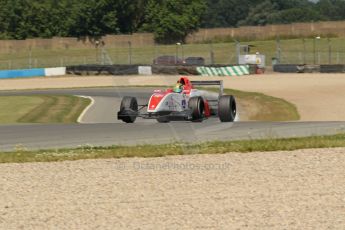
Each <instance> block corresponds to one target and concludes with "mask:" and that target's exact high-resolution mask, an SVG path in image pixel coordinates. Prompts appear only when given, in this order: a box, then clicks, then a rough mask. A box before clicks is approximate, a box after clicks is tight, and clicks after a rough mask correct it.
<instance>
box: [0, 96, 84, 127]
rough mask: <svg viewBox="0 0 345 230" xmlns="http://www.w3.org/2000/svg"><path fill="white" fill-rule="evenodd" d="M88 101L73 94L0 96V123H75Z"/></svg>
mask: <svg viewBox="0 0 345 230" xmlns="http://www.w3.org/2000/svg"><path fill="white" fill-rule="evenodd" d="M89 103H90V100H89V99H85V98H80V97H75V96H47V95H42V96H41V95H39V96H1V97H0V107H1V112H0V124H14V123H75V122H76V121H77V119H78V117H79V115H80V114H81V112H82V111H83V110H84V109H85V107H86V106H88V104H89Z"/></svg>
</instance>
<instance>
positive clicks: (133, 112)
mask: <svg viewBox="0 0 345 230" xmlns="http://www.w3.org/2000/svg"><path fill="white" fill-rule="evenodd" d="M137 116H138V101H137V99H136V98H135V97H124V98H123V99H122V101H121V105H120V112H119V113H118V119H119V120H122V121H123V122H126V123H134V122H135V120H136V119H137Z"/></svg>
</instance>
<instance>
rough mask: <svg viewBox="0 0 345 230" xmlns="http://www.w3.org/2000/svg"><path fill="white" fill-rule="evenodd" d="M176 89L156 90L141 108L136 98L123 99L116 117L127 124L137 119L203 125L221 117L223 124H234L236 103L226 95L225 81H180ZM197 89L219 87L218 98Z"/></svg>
mask: <svg viewBox="0 0 345 230" xmlns="http://www.w3.org/2000/svg"><path fill="white" fill-rule="evenodd" d="M177 85H178V86H179V88H178V89H177V90H176V89H167V90H155V91H154V92H153V94H152V96H151V97H150V99H149V101H148V103H147V104H144V105H139V104H138V100H137V99H136V98H135V97H124V98H123V99H122V101H121V105H120V111H119V112H118V113H117V118H118V120H122V121H123V122H125V123H134V122H135V120H136V119H137V117H141V118H144V119H156V120H157V121H158V122H159V123H168V122H170V121H191V122H202V121H204V120H206V119H208V118H210V117H218V118H219V120H220V121H221V122H233V121H234V120H235V117H236V100H235V97H234V96H232V95H223V92H224V88H223V81H190V80H189V79H188V78H187V77H181V78H180V79H179V80H178V81H177ZM198 86H219V88H220V89H219V95H216V97H214V94H211V93H209V92H207V91H205V90H200V89H196V88H195V87H198ZM210 95H211V96H210ZM212 95H213V96H212Z"/></svg>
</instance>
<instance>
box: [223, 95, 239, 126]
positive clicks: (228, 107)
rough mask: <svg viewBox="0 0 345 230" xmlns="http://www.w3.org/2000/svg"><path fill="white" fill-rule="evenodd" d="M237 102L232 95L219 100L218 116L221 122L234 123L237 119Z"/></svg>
mask: <svg viewBox="0 0 345 230" xmlns="http://www.w3.org/2000/svg"><path fill="white" fill-rule="evenodd" d="M236 113H237V108H236V100H235V97H234V96H232V95H225V96H221V97H220V98H219V102H218V116H219V120H220V121H221V122H233V121H234V120H235V118H236Z"/></svg>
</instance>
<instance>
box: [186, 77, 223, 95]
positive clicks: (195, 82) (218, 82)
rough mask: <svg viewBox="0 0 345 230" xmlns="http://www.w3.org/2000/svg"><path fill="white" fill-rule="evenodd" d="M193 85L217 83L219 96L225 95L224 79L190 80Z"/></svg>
mask: <svg viewBox="0 0 345 230" xmlns="http://www.w3.org/2000/svg"><path fill="white" fill-rule="evenodd" d="M190 83H191V84H192V85H193V86H212V85H216V86H219V96H223V94H224V84H223V81H222V80H220V81H190Z"/></svg>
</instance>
